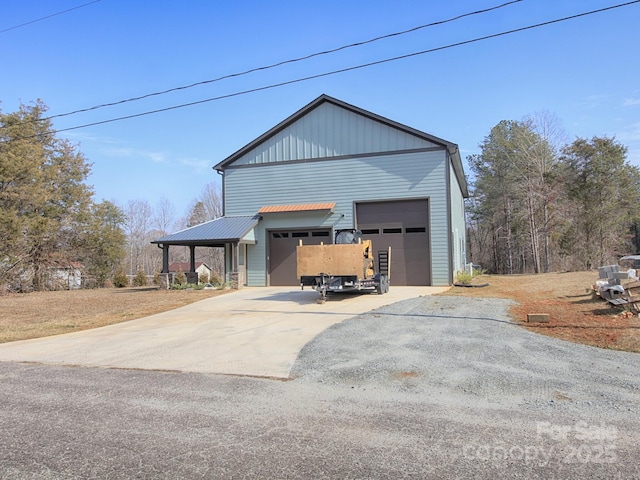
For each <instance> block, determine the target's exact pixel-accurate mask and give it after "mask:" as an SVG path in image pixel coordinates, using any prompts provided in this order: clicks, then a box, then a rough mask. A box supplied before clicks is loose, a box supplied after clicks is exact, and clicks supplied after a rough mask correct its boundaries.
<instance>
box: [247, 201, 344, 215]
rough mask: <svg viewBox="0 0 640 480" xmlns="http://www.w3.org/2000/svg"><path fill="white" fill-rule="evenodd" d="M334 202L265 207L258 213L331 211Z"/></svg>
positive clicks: (334, 204)
mask: <svg viewBox="0 0 640 480" xmlns="http://www.w3.org/2000/svg"><path fill="white" fill-rule="evenodd" d="M335 206H336V202H326V203H299V204H296V205H265V206H263V207H262V208H260V210H258V213H286V212H312V211H316V210H333V208H334V207H335Z"/></svg>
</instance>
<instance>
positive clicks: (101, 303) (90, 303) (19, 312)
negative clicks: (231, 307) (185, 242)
mask: <svg viewBox="0 0 640 480" xmlns="http://www.w3.org/2000/svg"><path fill="white" fill-rule="evenodd" d="M223 293H225V291H221V290H159V289H158V288H155V287H151V288H149V287H140V288H122V289H119V288H102V289H96V290H71V291H60V292H34V293H21V294H11V295H4V296H0V312H2V313H1V314H0V343H3V342H11V341H14V340H25V339H28V338H38V337H45V336H49V335H57V334H59V333H69V332H76V331H78V330H86V329H89V328H95V327H102V326H105V325H111V324H113V323H120V322H124V321H127V320H133V319H136V318H141V317H145V316H147V315H153V314H154V313H160V312H164V311H167V310H172V309H174V308H178V307H182V306H184V305H187V304H189V303H193V302H197V301H198V300H204V299H205V298H210V297H214V296H217V295H221V294H223Z"/></svg>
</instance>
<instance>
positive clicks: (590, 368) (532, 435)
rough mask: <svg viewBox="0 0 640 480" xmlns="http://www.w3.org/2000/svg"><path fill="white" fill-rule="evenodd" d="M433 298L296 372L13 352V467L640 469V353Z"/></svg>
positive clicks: (311, 353) (79, 470)
mask: <svg viewBox="0 0 640 480" xmlns="http://www.w3.org/2000/svg"><path fill="white" fill-rule="evenodd" d="M508 305H509V303H508V302H506V301H503V300H486V299H474V298H461V297H439V296H436V297H420V298H416V299H412V300H406V301H402V302H399V303H396V304H393V305H390V306H386V307H382V308H380V309H377V310H375V311H373V312H370V313H367V314H363V315H359V316H357V317H354V318H351V319H349V320H345V321H344V322H342V323H339V324H336V325H334V326H332V327H330V328H329V329H327V330H325V331H324V332H323V333H321V334H320V335H319V336H317V337H316V338H315V339H314V340H312V341H311V343H309V344H307V345H306V346H305V347H304V349H303V350H302V352H301V353H300V355H299V357H298V359H297V361H296V363H295V365H294V368H293V374H294V376H295V378H294V379H293V380H292V381H276V380H268V379H262V378H250V377H238V376H225V375H216V374H207V373H184V372H158V371H148V370H135V369H105V368H85V367H62V366H55V365H37V364H19V363H9V362H0V380H1V382H0V403H1V404H2V407H3V408H2V409H0V479H5V478H6V479H11V480H14V479H33V478H43V479H44V478H46V479H68V478H74V479H75V478H113V479H126V478H166V479H169V478H172V479H173V478H282V479H299V478H340V479H342V478H376V479H386V478H416V479H424V478H438V479H440V478H510V479H511V478H527V479H529V478H540V479H549V478H562V479H583V478H602V479H605V478H625V479H626V478H640V467H639V466H638V457H639V454H640V449H639V447H638V445H640V416H639V414H640V373H639V372H640V368H639V367H640V355H637V354H630V353H624V352H614V351H606V350H600V349H596V348H591V347H586V346H581V345H575V344H571V343H567V342H563V341H560V340H556V339H552V338H546V337H543V336H539V335H536V334H534V333H530V332H528V331H526V330H524V329H522V328H520V327H518V326H516V325H513V324H512V323H510V321H509V319H508V317H507V313H506V312H507V308H508Z"/></svg>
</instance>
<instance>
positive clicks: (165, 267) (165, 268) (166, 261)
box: [162, 243, 169, 273]
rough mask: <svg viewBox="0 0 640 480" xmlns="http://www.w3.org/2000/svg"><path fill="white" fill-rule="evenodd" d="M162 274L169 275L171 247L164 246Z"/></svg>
mask: <svg viewBox="0 0 640 480" xmlns="http://www.w3.org/2000/svg"><path fill="white" fill-rule="evenodd" d="M162 273H169V245H167V244H166V243H163V244H162Z"/></svg>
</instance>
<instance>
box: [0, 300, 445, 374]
mask: <svg viewBox="0 0 640 480" xmlns="http://www.w3.org/2000/svg"><path fill="white" fill-rule="evenodd" d="M447 289H448V287H392V288H391V289H390V291H389V293H387V294H384V295H377V294H364V295H341V294H337V295H331V296H330V297H329V299H328V300H327V302H326V303H324V304H318V303H316V299H317V298H318V296H319V294H318V293H317V292H315V291H313V290H304V291H301V290H299V289H296V288H295V287H266V288H245V289H242V290H239V291H237V292H233V293H229V294H227V295H222V296H219V297H215V298H210V299H207V300H202V301H200V302H196V303H192V304H190V305H187V306H184V307H181V308H179V309H176V310H171V311H168V312H164V313H160V314H157V315H152V316H150V317H145V318H141V319H138V320H132V321H129V322H124V323H119V324H116V325H110V326H107V327H101V328H96V329H93V330H85V331H82V332H75V333H69V334H64V335H57V336H54V337H46V338H39V339H33V340H23V341H18V342H11V343H5V344H0V361H12V362H37V363H45V364H56V365H83V366H96V367H115V368H139V369H148V370H178V371H186V372H208V373H224V374H233V375H249V376H262V377H275V378H288V377H289V372H290V370H291V368H292V367H293V364H294V362H295V360H296V357H297V356H298V353H299V352H300V350H301V349H302V347H304V345H305V344H306V343H307V342H309V341H310V340H311V339H312V338H314V337H315V336H316V335H318V334H319V333H320V332H322V331H323V330H325V329H326V328H328V327H330V326H331V325H334V324H336V323H339V322H342V321H343V320H346V319H349V318H351V317H353V316H355V315H359V314H361V313H365V312H367V311H370V310H373V309H375V308H378V307H381V306H383V305H388V304H391V303H395V302H398V301H400V300H405V299H408V298H414V297H418V296H421V295H431V294H433V293H436V292H442V291H446V290H447Z"/></svg>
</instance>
